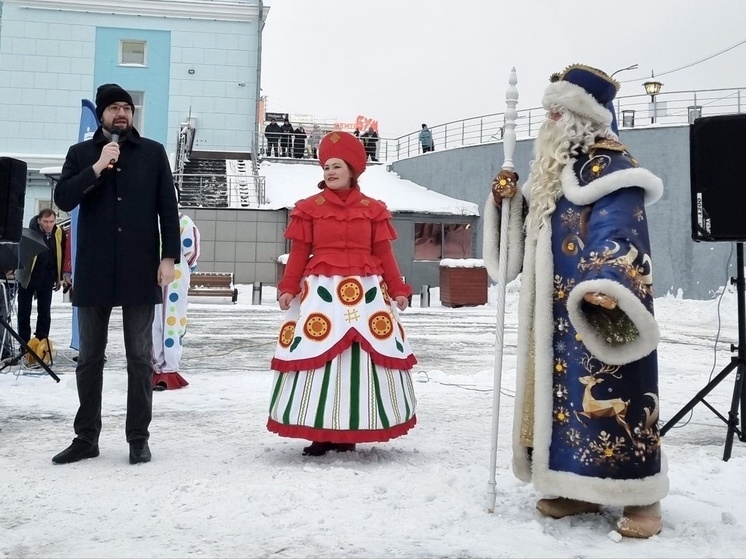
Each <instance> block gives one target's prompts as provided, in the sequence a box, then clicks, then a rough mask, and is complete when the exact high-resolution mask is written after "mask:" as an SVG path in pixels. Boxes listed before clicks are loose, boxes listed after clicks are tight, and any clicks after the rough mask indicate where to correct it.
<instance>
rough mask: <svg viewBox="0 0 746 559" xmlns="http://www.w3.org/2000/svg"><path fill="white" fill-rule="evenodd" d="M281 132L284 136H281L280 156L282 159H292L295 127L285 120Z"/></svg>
mask: <svg viewBox="0 0 746 559" xmlns="http://www.w3.org/2000/svg"><path fill="white" fill-rule="evenodd" d="M280 131H281V132H282V135H281V136H280V155H281V156H282V157H290V156H292V153H290V152H291V150H292V149H293V134H295V129H294V128H293V125H292V124H290V121H289V120H288V119H285V122H283V123H282V127H281V128H280Z"/></svg>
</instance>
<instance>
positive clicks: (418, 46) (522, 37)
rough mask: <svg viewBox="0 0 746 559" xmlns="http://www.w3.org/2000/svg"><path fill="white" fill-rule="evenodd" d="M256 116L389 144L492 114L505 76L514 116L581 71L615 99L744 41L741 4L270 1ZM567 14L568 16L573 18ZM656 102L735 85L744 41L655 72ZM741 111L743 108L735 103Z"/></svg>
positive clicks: (742, 80)
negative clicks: (260, 111)
mask: <svg viewBox="0 0 746 559" xmlns="http://www.w3.org/2000/svg"><path fill="white" fill-rule="evenodd" d="M267 5H269V6H270V11H269V16H268V18H267V24H266V26H265V28H264V42H263V57H262V60H263V62H262V94H263V95H265V96H267V97H268V110H273V111H278V112H290V113H302V114H312V115H314V116H315V117H316V118H318V119H321V118H327V119H337V120H338V121H339V122H353V121H354V120H355V118H356V117H357V115H359V114H362V115H365V116H367V117H369V118H374V119H377V120H378V122H379V129H380V131H381V135H382V136H385V137H395V136H399V135H402V134H406V133H409V132H412V131H414V130H416V129H419V128H420V124H421V123H423V122H426V123H428V124H429V125H430V126H433V125H437V124H442V123H444V122H448V121H452V120H460V119H463V118H466V117H470V116H478V115H482V114H489V113H495V112H501V111H503V110H504V108H505V90H506V88H507V85H508V84H507V80H508V76H509V74H510V68H511V67H512V66H515V67H516V69H517V71H518V88H519V92H520V99H519V105H518V108H519V109H520V108H530V107H536V106H539V105H540V103H541V95H542V92H543V90H544V88H545V87H546V84H547V83H548V81H547V80H548V77H549V75H550V74H551V73H552V72H555V71H558V70H561V69H562V68H564V67H565V66H566V65H568V64H572V63H576V62H581V63H585V64H590V65H593V66H597V67H599V68H601V69H603V70H605V71H607V72H609V73H611V72H614V71H615V70H618V69H619V68H624V67H626V66H629V65H631V64H639V69H638V70H631V71H628V72H624V73H620V74H617V76H616V77H617V78H618V79H619V80H620V81H625V80H631V79H636V81H634V82H630V83H623V84H622V90H621V92H620V93H619V95H633V94H637V93H643V92H644V91H643V88H642V85H641V84H642V82H644V81H645V80H646V79H647V78H648V77H649V76H650V72H651V71H653V70H654V71H655V72H656V76H658V74H663V73H664V72H666V71H669V70H673V69H676V68H679V67H681V66H685V65H687V64H690V63H692V62H697V61H699V60H701V59H704V58H707V57H708V56H711V55H713V54H715V53H717V52H719V51H722V50H725V49H727V48H729V47H731V46H733V45H735V44H737V43H739V42H741V41H744V40H746V0H712V1H711V2H702V1H701V0H625V1H623V2H616V3H611V2H597V1H596V2H591V1H587V0H578V1H570V0H566V1H564V2H560V1H559V0H513V1H511V2H508V1H505V0H458V1H446V0H269V1H268V2H267ZM571 7H572V9H571ZM659 79H660V81H661V82H663V84H664V86H663V91H664V92H665V91H680V90H690V89H707V88H716V87H739V86H743V87H746V44H742V45H740V46H738V47H736V48H734V49H732V50H730V51H729V52H726V53H724V54H721V55H719V56H716V57H714V58H713V59H711V60H708V61H706V62H702V63H701V64H697V65H695V66H693V67H691V68H688V69H685V70H681V71H678V72H674V73H671V74H668V75H661V76H660V78H659ZM744 102H746V99H744Z"/></svg>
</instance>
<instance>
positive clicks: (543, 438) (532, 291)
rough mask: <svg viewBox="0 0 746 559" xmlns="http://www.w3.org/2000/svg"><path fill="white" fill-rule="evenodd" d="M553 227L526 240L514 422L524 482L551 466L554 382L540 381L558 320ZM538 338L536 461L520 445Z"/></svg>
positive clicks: (549, 362)
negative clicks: (528, 372) (540, 465)
mask: <svg viewBox="0 0 746 559" xmlns="http://www.w3.org/2000/svg"><path fill="white" fill-rule="evenodd" d="M551 238H552V228H551V225H547V226H546V227H544V228H542V229H541V230H540V231H539V233H538V237H536V238H532V240H531V241H529V240H527V241H526V257H525V259H524V266H523V277H522V282H521V283H522V285H521V297H520V299H519V304H518V346H519V347H518V370H517V371H516V379H517V380H516V398H515V417H514V422H513V472H514V473H515V475H516V477H518V478H519V479H522V480H524V481H528V480H530V479H531V473H530V472H531V469H532V465H533V468H534V471H535V467H536V464H537V463H539V462H541V463H543V464H545V467H546V465H548V464H549V438H550V436H551V432H552V381H551V379H549V380H547V379H544V378H538V375H539V374H543V373H539V371H550V374H551V371H552V370H553V365H554V363H553V352H552V339H553V336H554V318H553V314H552V300H553V290H554V283H553V278H554V262H553V260H552V244H551ZM532 335H533V336H534V344H535V351H534V371H537V372H536V373H534V374H535V375H537V377H536V378H535V382H534V440H533V445H534V446H533V448H534V450H533V454H532V460H531V462H530V463H529V461H528V459H527V457H526V449H525V448H524V447H522V446H521V445H520V429H521V419H522V418H521V412H522V410H523V402H524V400H525V395H524V386H523V384H524V383H523V382H521V379H522V378H525V375H526V369H527V367H528V365H529V355H528V351H529V348H530V346H531V336H532Z"/></svg>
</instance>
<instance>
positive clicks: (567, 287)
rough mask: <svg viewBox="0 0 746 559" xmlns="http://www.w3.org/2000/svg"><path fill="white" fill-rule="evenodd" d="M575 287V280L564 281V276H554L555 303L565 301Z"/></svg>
mask: <svg viewBox="0 0 746 559" xmlns="http://www.w3.org/2000/svg"><path fill="white" fill-rule="evenodd" d="M573 287H575V280H574V279H573V278H569V279H568V280H566V281H563V278H562V276H559V275H556V276H554V299H555V301H564V300H565V299H566V298H567V296H568V295H569V293H570V291H572V289H573Z"/></svg>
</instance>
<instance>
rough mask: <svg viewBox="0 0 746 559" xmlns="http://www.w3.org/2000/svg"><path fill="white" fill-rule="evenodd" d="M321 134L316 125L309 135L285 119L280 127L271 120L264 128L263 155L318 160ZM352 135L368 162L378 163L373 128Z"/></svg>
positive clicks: (275, 121) (376, 139) (376, 138)
mask: <svg viewBox="0 0 746 559" xmlns="http://www.w3.org/2000/svg"><path fill="white" fill-rule="evenodd" d="M323 134H324V132H322V130H321V127H320V126H319V125H318V124H314V125H313V129H312V130H311V133H310V134H309V133H308V132H306V129H305V127H303V126H301V125H298V126H297V127H293V125H292V124H291V123H290V121H289V120H288V119H287V118H286V119H285V120H284V121H283V123H282V125H280V124H278V122H277V119H275V118H271V119H270V121H269V124H268V125H267V126H266V127H265V128H264V138H265V140H266V148H265V150H264V155H266V156H267V157H290V158H294V159H318V149H319V142H321V137H322V136H323ZM353 135H354V136H355V137H356V138H357V139H358V140H360V142H361V143H362V144H363V148H365V153H366V155H367V157H368V159H369V160H370V161H378V157H377V153H378V132H376V130H375V129H374V128H373V127H370V128H368V130H366V131H365V132H361V131H360V129H359V128H357V129H356V130H355V132H354V133H353Z"/></svg>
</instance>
